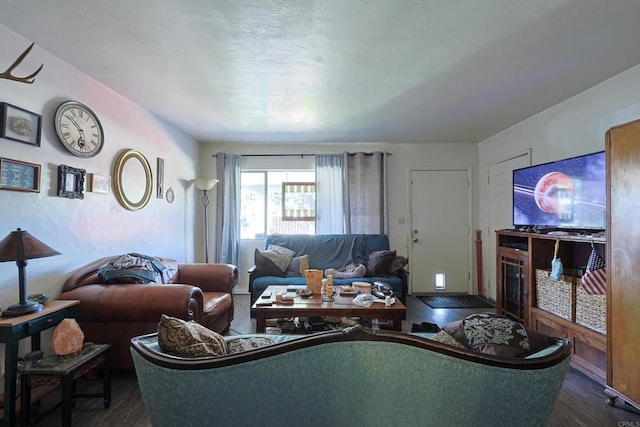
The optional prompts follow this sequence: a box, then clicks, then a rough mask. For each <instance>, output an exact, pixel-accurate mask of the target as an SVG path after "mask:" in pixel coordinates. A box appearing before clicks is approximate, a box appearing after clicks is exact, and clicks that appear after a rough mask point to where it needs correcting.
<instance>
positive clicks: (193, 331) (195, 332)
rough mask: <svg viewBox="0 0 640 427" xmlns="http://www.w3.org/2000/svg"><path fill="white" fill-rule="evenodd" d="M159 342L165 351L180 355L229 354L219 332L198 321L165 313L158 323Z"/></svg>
mask: <svg viewBox="0 0 640 427" xmlns="http://www.w3.org/2000/svg"><path fill="white" fill-rule="evenodd" d="M158 344H159V345H160V348H161V349H162V351H164V352H165V353H169V354H172V355H174V356H180V357H206V356H224V355H225V354H227V344H226V342H225V341H224V338H222V335H220V334H219V333H217V332H214V331H212V330H211V329H208V328H206V327H204V326H202V325H201V324H199V323H197V322H194V321H191V322H187V321H186V320H182V319H178V318H175V317H171V316H167V315H165V314H163V315H162V316H161V318H160V323H158Z"/></svg>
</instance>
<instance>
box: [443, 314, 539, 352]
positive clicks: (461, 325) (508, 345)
mask: <svg viewBox="0 0 640 427" xmlns="http://www.w3.org/2000/svg"><path fill="white" fill-rule="evenodd" d="M443 329H444V330H445V331H446V332H447V333H448V334H449V335H451V336H452V337H453V338H454V339H455V340H456V341H458V342H460V343H462V344H464V346H465V347H467V348H468V349H471V350H474V351H478V352H481V353H486V354H494V355H497V356H502V357H523V356H526V355H528V354H531V353H534V352H536V351H539V350H541V349H542V348H544V347H546V346H547V345H548V342H549V341H548V339H549V337H548V336H546V335H544V334H540V333H539V332H536V331H531V330H528V329H527V328H525V327H524V325H522V323H518V322H515V321H513V320H511V319H509V318H507V317H504V316H500V315H497V314H493V313H478V314H472V315H471V316H468V317H467V318H465V319H463V320H458V321H456V322H451V323H448V324H446V325H444V327H443Z"/></svg>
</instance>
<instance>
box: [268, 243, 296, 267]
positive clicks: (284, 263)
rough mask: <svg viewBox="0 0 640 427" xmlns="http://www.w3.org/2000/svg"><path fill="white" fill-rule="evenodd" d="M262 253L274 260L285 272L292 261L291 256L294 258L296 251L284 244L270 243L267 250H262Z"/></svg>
mask: <svg viewBox="0 0 640 427" xmlns="http://www.w3.org/2000/svg"><path fill="white" fill-rule="evenodd" d="M262 254H263V255H264V256H266V257H267V258H269V259H270V260H271V261H273V263H274V264H275V265H277V266H278V268H279V269H280V270H281V271H282V273H284V272H285V271H286V270H287V267H288V266H289V263H290V262H291V258H293V256H294V255H295V254H296V253H295V252H294V251H292V250H291V249H288V248H285V247H284V246H278V245H269V246H267V250H266V251H262Z"/></svg>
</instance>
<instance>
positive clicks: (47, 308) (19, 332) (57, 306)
mask: <svg viewBox="0 0 640 427" xmlns="http://www.w3.org/2000/svg"><path fill="white" fill-rule="evenodd" d="M79 303H80V301H78V300H53V301H48V302H46V303H45V304H44V307H43V309H42V311H40V312H38V313H32V314H27V315H24V316H19V317H0V342H2V343H5V346H4V360H5V367H4V371H5V373H4V419H3V425H4V426H13V425H14V422H15V418H16V405H15V400H16V381H17V378H18V343H19V342H20V340H21V339H23V338H27V337H31V350H40V332H42V331H44V330H45V329H49V328H53V327H54V326H56V325H58V323H60V322H61V321H62V319H65V318H68V317H74V316H75V314H76V307H75V306H76V305H78V304H79Z"/></svg>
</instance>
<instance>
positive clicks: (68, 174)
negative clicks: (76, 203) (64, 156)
mask: <svg viewBox="0 0 640 427" xmlns="http://www.w3.org/2000/svg"><path fill="white" fill-rule="evenodd" d="M85 174H86V171H85V170H84V169H78V168H72V167H71V166H67V165H60V166H58V197H66V198H68V199H84V176H85Z"/></svg>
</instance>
